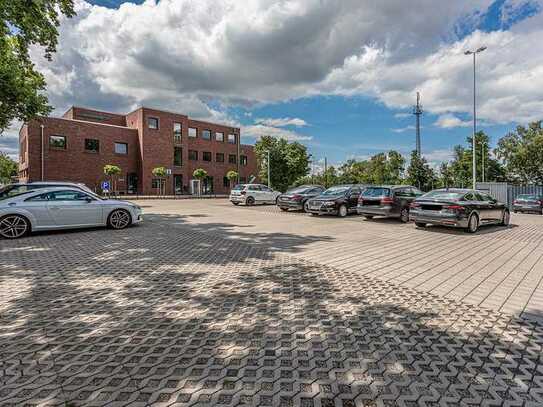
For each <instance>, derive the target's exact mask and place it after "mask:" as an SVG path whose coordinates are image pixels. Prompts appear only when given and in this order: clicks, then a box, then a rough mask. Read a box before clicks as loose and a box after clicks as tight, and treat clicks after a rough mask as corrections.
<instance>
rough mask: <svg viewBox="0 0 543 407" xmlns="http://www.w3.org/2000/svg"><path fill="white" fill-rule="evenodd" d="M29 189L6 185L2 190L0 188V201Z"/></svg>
mask: <svg viewBox="0 0 543 407" xmlns="http://www.w3.org/2000/svg"><path fill="white" fill-rule="evenodd" d="M31 189H32V188H29V187H28V186H27V185H7V186H5V187H4V188H0V200H2V199H7V198H11V197H13V196H16V195H20V194H22V193H24V192H28V191H30V190H31Z"/></svg>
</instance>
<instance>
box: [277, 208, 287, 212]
mask: <svg viewBox="0 0 543 407" xmlns="http://www.w3.org/2000/svg"><path fill="white" fill-rule="evenodd" d="M279 209H281V210H282V211H283V212H288V208H281V207H279Z"/></svg>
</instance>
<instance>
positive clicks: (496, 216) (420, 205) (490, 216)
mask: <svg viewBox="0 0 543 407" xmlns="http://www.w3.org/2000/svg"><path fill="white" fill-rule="evenodd" d="M410 219H411V220H413V221H414V222H415V225H417V226H418V227H425V226H426V225H427V224H433V225H442V226H452V227H457V228H464V229H465V230H466V231H467V232H470V233H475V232H477V229H479V226H482V225H508V224H509V209H508V208H507V206H506V205H505V204H503V203H501V202H498V201H497V200H496V199H494V198H492V197H491V196H490V195H488V194H487V193H485V192H482V191H476V190H473V189H436V190H434V191H431V192H428V193H427V194H425V195H423V196H421V197H420V198H417V199H415V201H414V202H413V203H411V210H410Z"/></svg>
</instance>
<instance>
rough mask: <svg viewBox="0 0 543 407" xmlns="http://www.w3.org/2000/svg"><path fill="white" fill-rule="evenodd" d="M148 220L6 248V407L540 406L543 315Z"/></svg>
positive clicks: (299, 241) (0, 324)
mask: <svg viewBox="0 0 543 407" xmlns="http://www.w3.org/2000/svg"><path fill="white" fill-rule="evenodd" d="M151 218H152V220H153V221H147V222H146V223H144V224H143V225H141V226H138V227H134V228H130V229H128V230H124V231H117V232H113V231H108V230H93V231H82V232H73V233H71V232H70V233H52V234H42V235H36V236H33V237H30V238H26V239H22V240H19V241H13V242H12V241H2V242H1V246H0V256H1V257H0V259H1V260H0V310H1V312H0V405H2V406H3V405H16V406H20V405H25V404H28V405H33V404H39V405H64V403H65V402H66V401H69V402H70V403H71V405H73V406H82V405H90V406H102V405H105V404H107V405H111V406H128V405H130V406H146V405H153V406H172V405H176V406H189V405H190V406H196V405H197V406H246V405H247V406H268V405H269V406H437V405H440V406H458V405H465V406H469V405H481V404H483V405H511V406H513V405H519V406H541V405H543V363H542V360H541V359H542V358H543V349H542V347H543V328H542V326H541V325H539V324H537V323H536V322H532V321H528V320H524V319H519V318H515V317H512V316H510V315H508V314H505V313H499V312H496V311H493V310H490V309H487V308H479V307H476V306H473V305H471V304H467V303H464V302H460V301H457V300H455V299H454V298H444V297H440V296H436V295H433V294H428V293H424V292H421V291H418V290H415V289H412V288H409V287H405V286H399V285H396V284H394V283H391V282H387V281H384V280H382V279H377V278H374V277H371V276H363V275H362V272H363V270H357V269H352V270H349V269H340V268H336V267H332V266H331V265H327V264H321V263H318V262H315V261H309V260H307V259H306V258H303V257H301V256H298V255H297V256H292V255H290V254H288V253H289V250H287V249H285V250H280V249H278V247H279V245H277V244H275V242H273V244H266V237H265V236H264V237H262V238H261V240H260V241H259V242H256V244H255V242H252V243H249V244H248V242H246V241H242V240H240V239H235V238H234V239H233V238H228V236H220V235H218V234H216V233H207V232H206V230H205V228H202V227H199V228H195V227H193V226H192V225H190V224H184V225H177V227H171V225H170V223H171V222H172V221H175V218H174V217H168V216H154V217H151ZM281 240H284V241H286V242H295V244H296V245H298V246H300V247H301V246H303V245H304V244H314V243H316V242H317V239H316V238H301V237H297V236H288V235H284V236H281ZM285 247H288V243H287V244H286V245H285ZM293 254H294V253H293Z"/></svg>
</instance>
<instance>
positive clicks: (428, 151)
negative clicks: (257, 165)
mask: <svg viewBox="0 0 543 407" xmlns="http://www.w3.org/2000/svg"><path fill="white" fill-rule="evenodd" d="M88 3H91V4H92V5H93V6H91V4H88ZM88 3H85V2H83V1H80V3H79V5H78V10H77V12H78V16H77V17H76V18H74V19H71V20H68V21H63V23H62V25H61V30H60V31H61V36H60V46H59V50H58V53H57V55H56V56H55V60H54V61H53V63H47V62H44V61H43V60H42V58H40V57H39V56H38V57H35V58H34V59H35V60H36V64H37V65H38V67H39V68H41V69H42V70H43V71H44V74H45V76H46V79H47V80H48V83H49V91H48V94H49V97H50V100H51V101H52V103H53V104H54V106H55V108H56V110H55V114H58V113H60V112H62V110H63V109H65V108H67V107H68V106H70V105H71V104H76V105H83V106H88V107H94V108H98V109H105V110H112V111H119V112H122V111H128V110H130V109H131V108H132V107H133V106H135V105H139V104H144V105H147V106H155V107H158V108H161V107H162V108H165V109H168V110H175V111H180V112H183V113H186V114H189V115H191V116H195V117H200V118H203V119H208V120H214V121H217V122H225V123H230V124H233V125H237V126H240V127H241V128H242V135H243V136H244V139H243V140H244V142H247V143H254V142H255V140H256V139H257V138H258V137H260V136H262V135H264V134H271V135H276V136H283V137H287V138H289V139H291V140H299V141H300V142H302V143H304V144H305V145H307V146H308V148H309V150H310V152H311V153H312V154H313V156H314V157H315V160H317V161H318V160H322V159H323V157H325V156H326V157H327V158H328V160H329V162H332V163H340V162H341V161H344V160H346V159H348V158H367V157H369V156H370V155H372V154H375V153H378V152H381V151H387V150H390V149H394V150H398V151H400V152H402V153H403V154H405V155H406V156H407V155H408V154H409V152H410V151H411V150H412V149H413V148H414V145H415V130H414V124H415V118H414V116H413V115H412V114H411V106H412V104H414V102H415V98H416V92H417V91H420V92H421V97H422V104H423V106H424V110H425V113H424V115H423V117H422V148H423V154H424V155H425V156H426V157H427V158H428V160H430V161H432V162H433V163H435V164H437V163H438V162H439V161H441V160H447V159H449V158H450V156H451V152H452V148H453V147H454V145H456V144H462V143H465V139H466V136H468V135H469V134H470V133H471V106H472V99H471V98H472V93H471V86H472V76H471V75H472V73H471V59H470V57H467V56H464V55H463V51H464V50H466V49H471V48H477V47H479V46H481V45H486V46H488V50H487V51H485V52H484V53H482V54H480V55H479V56H478V64H477V68H478V77H479V82H478V83H479V85H480V92H479V99H478V105H479V117H480V122H479V127H480V129H483V130H484V131H485V132H486V133H487V134H488V135H489V136H490V138H491V141H492V142H493V143H496V141H497V140H498V139H499V137H501V136H503V135H505V134H506V133H507V132H508V131H510V130H512V129H514V128H515V126H516V125H517V124H525V123H527V122H529V121H531V120H536V119H539V118H540V115H541V111H543V102H542V101H541V97H540V95H539V92H537V91H536V90H535V89H536V88H538V86H539V85H541V86H543V83H542V81H541V79H540V78H541V74H540V73H541V70H542V69H543V57H542V56H541V55H542V54H543V46H542V45H540V44H542V43H543V30H542V28H541V27H543V18H542V15H541V9H542V7H541V6H542V3H541V0H496V1H492V0H458V1H455V2H449V1H445V0H443V1H435V0H413V3H412V4H411V3H410V4H409V5H406V2H405V1H401V0H390V1H389V2H388V3H387V5H386V7H385V6H384V5H380V4H376V3H375V2H373V1H370V0H367V1H366V0H345V1H342V2H341V3H337V2H334V1H329V0H322V1H320V2H318V1H313V0H289V1H277V2H270V1H265V0H254V1H253V2H251V3H247V7H241V5H240V2H236V1H234V0H199V1H198V2H195V1H192V0H161V1H159V2H155V1H152V0H151V1H147V2H143V1H132V2H123V1H119V0H92V1H90V2H88ZM415 3H416V4H415ZM451 3H452V4H451ZM339 4H340V5H339ZM96 6H100V7H96ZM416 9H418V11H417V10H416ZM117 27H118V29H117ZM157 27H160V29H157ZM539 88H541V87H540V86H539ZM2 147H3V146H2V145H1V144H0V148H2ZM8 148H9V146H8Z"/></svg>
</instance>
